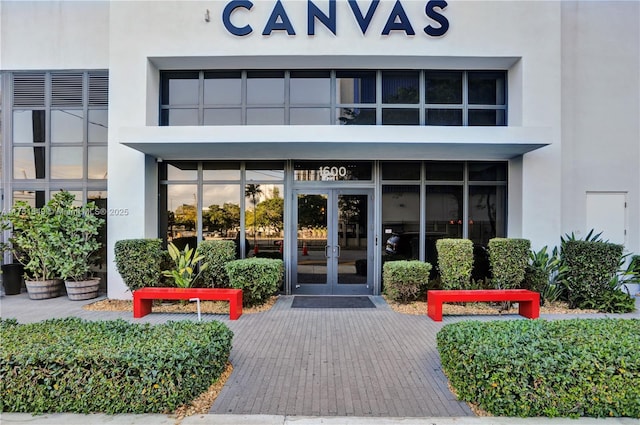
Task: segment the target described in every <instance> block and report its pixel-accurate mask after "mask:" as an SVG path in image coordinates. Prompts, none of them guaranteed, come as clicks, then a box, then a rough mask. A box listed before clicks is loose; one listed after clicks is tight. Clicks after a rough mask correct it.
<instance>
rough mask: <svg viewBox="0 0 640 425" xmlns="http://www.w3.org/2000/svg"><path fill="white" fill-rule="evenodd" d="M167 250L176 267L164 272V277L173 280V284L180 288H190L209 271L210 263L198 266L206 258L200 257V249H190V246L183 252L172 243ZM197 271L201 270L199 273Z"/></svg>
mask: <svg viewBox="0 0 640 425" xmlns="http://www.w3.org/2000/svg"><path fill="white" fill-rule="evenodd" d="M167 249H168V250H169V256H170V257H171V259H172V260H173V263H174V266H175V267H174V268H173V269H171V270H164V271H163V272H162V275H163V276H165V277H171V278H173V282H174V283H175V285H176V287H178V288H190V287H191V285H192V284H193V282H194V281H195V280H196V279H198V277H200V274H201V273H202V272H203V271H204V270H206V269H207V265H208V263H202V264H200V265H199V266H198V262H199V261H201V260H202V259H203V258H204V257H203V256H202V255H200V253H199V252H198V249H193V248H189V244H187V245H186V246H185V247H184V250H182V251H180V250H179V249H178V248H177V247H176V246H175V245H174V244H172V243H170V244H169V246H168V247H167ZM196 269H199V271H198V272H197V273H196Z"/></svg>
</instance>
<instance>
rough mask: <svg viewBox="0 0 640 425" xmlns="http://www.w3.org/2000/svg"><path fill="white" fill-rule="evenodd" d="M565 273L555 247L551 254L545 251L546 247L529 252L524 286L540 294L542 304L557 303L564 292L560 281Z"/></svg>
mask: <svg viewBox="0 0 640 425" xmlns="http://www.w3.org/2000/svg"><path fill="white" fill-rule="evenodd" d="M566 271H567V267H566V265H564V264H563V262H562V260H561V259H560V253H559V252H558V248H557V247H554V248H553V250H552V251H551V253H549V252H548V251H547V247H546V246H544V247H542V249H540V250H539V251H534V250H530V251H529V265H528V266H527V271H526V277H525V282H526V283H525V286H526V287H527V288H528V289H530V290H532V291H536V292H540V301H541V302H542V303H544V302H545V301H549V302H554V301H557V300H558V299H560V297H561V296H562V294H563V292H564V287H563V286H562V285H561V284H560V279H561V278H562V276H563V275H564V274H565V273H566Z"/></svg>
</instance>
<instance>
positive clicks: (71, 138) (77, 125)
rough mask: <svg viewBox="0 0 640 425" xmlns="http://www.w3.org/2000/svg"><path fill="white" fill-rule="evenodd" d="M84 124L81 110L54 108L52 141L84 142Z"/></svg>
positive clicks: (52, 114) (52, 112) (52, 113)
mask: <svg viewBox="0 0 640 425" xmlns="http://www.w3.org/2000/svg"><path fill="white" fill-rule="evenodd" d="M83 125H84V116H83V113H82V111H81V110H52V111H51V143H82V140H83V135H82V133H83V131H82V127H83Z"/></svg>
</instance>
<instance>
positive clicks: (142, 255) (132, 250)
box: [114, 239, 172, 291]
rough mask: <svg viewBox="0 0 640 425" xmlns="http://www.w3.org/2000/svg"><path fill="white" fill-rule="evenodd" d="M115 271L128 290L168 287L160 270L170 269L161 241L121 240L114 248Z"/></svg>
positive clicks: (168, 259)
mask: <svg viewBox="0 0 640 425" xmlns="http://www.w3.org/2000/svg"><path fill="white" fill-rule="evenodd" d="M114 253H115V263H116V269H117V270H118V273H120V276H122V280H123V281H124V283H125V285H127V286H128V287H129V290H131V291H135V290H136V289H140V288H143V287H145V286H170V285H168V284H166V283H165V279H164V277H163V276H162V270H166V269H169V268H171V267H172V264H171V262H170V258H168V257H169V255H168V253H167V252H166V251H165V250H164V249H163V248H162V240H161V239H123V240H119V241H116V243H115V246H114Z"/></svg>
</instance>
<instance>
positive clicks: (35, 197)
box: [13, 190, 47, 208]
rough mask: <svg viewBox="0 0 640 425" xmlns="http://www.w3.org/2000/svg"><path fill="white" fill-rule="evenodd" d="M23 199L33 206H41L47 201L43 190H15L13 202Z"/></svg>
mask: <svg viewBox="0 0 640 425" xmlns="http://www.w3.org/2000/svg"><path fill="white" fill-rule="evenodd" d="M16 201H24V202H26V203H27V204H28V205H30V206H31V207H33V208H42V207H44V206H45V204H46V203H47V201H46V198H45V192H44V190H15V191H14V192H13V202H14V203H15V202H16Z"/></svg>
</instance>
